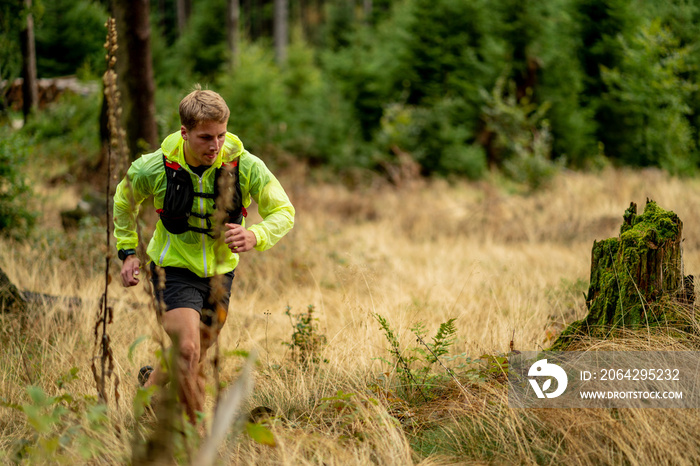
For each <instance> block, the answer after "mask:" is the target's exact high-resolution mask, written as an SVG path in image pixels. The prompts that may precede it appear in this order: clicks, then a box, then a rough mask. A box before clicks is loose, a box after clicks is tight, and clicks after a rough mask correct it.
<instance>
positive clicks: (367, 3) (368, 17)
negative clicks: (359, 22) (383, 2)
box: [362, 0, 372, 24]
mask: <svg viewBox="0 0 700 466" xmlns="http://www.w3.org/2000/svg"><path fill="white" fill-rule="evenodd" d="M362 11H363V13H364V16H365V23H367V24H369V23H371V22H372V0H363V1H362Z"/></svg>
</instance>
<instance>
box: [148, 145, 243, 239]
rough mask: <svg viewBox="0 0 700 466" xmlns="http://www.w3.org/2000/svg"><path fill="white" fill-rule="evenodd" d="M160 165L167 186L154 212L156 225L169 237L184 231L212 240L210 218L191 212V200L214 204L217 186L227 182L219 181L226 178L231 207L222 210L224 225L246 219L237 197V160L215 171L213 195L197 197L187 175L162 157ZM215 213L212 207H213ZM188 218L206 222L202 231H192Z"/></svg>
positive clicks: (217, 191)
mask: <svg viewBox="0 0 700 466" xmlns="http://www.w3.org/2000/svg"><path fill="white" fill-rule="evenodd" d="M163 165H164V166H165V179H166V180H167V186H166V189H165V198H164V199H163V208H162V209H158V210H156V212H158V214H159V215H160V221H161V222H162V223H163V226H164V227H165V229H166V230H168V231H169V232H170V233H173V234H175V235H179V234H181V233H185V232H186V231H194V232H197V233H205V234H207V235H209V236H210V237H212V238H213V237H214V235H213V228H212V223H211V216H212V214H209V213H205V214H200V213H197V212H193V211H192V204H193V203H194V198H195V197H201V198H204V199H214V202H216V200H217V199H218V198H219V189H220V188H219V183H220V182H222V183H223V182H224V181H228V180H220V179H219V178H220V177H221V176H230V177H231V178H232V182H231V184H229V185H228V186H230V189H229V191H230V195H231V198H230V199H231V200H232V202H231V204H230V206H229V207H230V208H227V209H226V214H227V219H226V222H227V223H237V224H241V222H242V221H243V217H246V216H247V212H246V210H245V207H243V196H242V194H241V183H240V180H239V176H238V175H239V173H238V159H236V160H234V161H233V162H229V163H225V164H223V165H222V166H221V167H220V168H217V169H216V174H215V176H214V192H213V193H200V192H196V191H195V190H194V186H193V184H192V178H191V176H190V173H189V172H188V171H187V170H185V169H184V168H183V167H182V166H180V164H179V163H177V162H171V161H169V160H168V159H167V158H166V157H165V156H163ZM214 209H216V205H214ZM190 217H197V218H200V219H204V220H205V221H206V224H207V227H206V228H198V227H193V226H191V225H190V224H189V218H190Z"/></svg>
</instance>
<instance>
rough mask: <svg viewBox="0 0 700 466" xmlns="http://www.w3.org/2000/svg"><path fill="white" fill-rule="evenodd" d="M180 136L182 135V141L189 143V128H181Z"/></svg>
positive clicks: (183, 126)
mask: <svg viewBox="0 0 700 466" xmlns="http://www.w3.org/2000/svg"><path fill="white" fill-rule="evenodd" d="M180 134H181V135H182V139H184V140H185V141H187V128H185V125H182V126H180Z"/></svg>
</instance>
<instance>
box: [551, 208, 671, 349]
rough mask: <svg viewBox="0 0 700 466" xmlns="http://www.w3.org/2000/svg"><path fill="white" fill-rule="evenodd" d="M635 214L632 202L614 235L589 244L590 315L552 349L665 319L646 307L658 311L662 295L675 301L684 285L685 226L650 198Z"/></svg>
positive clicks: (574, 325)
mask: <svg viewBox="0 0 700 466" xmlns="http://www.w3.org/2000/svg"><path fill="white" fill-rule="evenodd" d="M636 212H637V206H636V205H635V204H634V203H633V204H631V205H630V207H629V208H628V209H627V210H626V211H625V214H624V222H623V224H622V226H621V228H620V236H619V237H618V238H608V239H606V240H603V241H599V242H594V243H593V251H592V262H591V278H590V286H589V289H588V294H587V295H586V307H587V308H588V311H589V312H588V316H587V317H586V318H585V319H583V320H581V321H578V322H575V323H574V324H571V325H570V326H569V327H568V328H567V329H565V330H564V332H562V334H561V336H560V338H559V340H557V342H555V345H554V347H556V348H559V349H562V348H563V347H565V346H566V344H567V342H569V341H571V340H572V339H573V338H575V337H576V335H580V334H588V335H596V334H597V335H598V336H601V337H605V336H606V335H609V334H610V332H611V330H613V329H615V328H617V327H619V328H625V329H635V328H638V327H640V326H642V325H649V324H653V323H656V322H660V321H666V322H667V321H668V316H666V315H664V313H663V312H658V313H654V312H650V309H658V306H656V304H658V303H659V302H660V300H662V299H665V298H668V297H670V298H672V299H673V298H674V297H675V296H676V293H677V292H678V291H679V290H680V289H681V287H682V282H683V277H682V271H681V270H680V257H681V251H680V241H679V240H680V235H681V232H682V228H683V224H682V222H681V221H680V219H679V218H678V216H677V215H676V214H675V213H673V212H670V211H666V210H664V209H662V208H660V207H659V206H658V205H657V204H656V203H655V202H654V201H647V204H646V207H645V208H644V213H643V214H642V215H637V213H636ZM662 271H663V272H662ZM554 347H553V348H554Z"/></svg>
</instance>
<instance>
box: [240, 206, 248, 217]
mask: <svg viewBox="0 0 700 466" xmlns="http://www.w3.org/2000/svg"><path fill="white" fill-rule="evenodd" d="M241 213H242V214H243V216H244V217H247V216H248V211H247V210H245V207H243V206H241Z"/></svg>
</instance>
